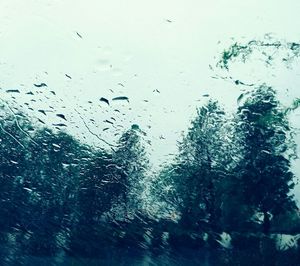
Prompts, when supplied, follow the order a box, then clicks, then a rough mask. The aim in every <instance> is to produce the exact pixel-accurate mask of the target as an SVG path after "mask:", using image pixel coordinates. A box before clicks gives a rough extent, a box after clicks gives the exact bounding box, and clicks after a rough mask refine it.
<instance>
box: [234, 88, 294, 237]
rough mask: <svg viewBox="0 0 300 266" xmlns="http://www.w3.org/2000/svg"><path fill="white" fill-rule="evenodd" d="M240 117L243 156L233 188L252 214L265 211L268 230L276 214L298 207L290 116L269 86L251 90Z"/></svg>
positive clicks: (236, 170) (238, 116)
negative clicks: (292, 169)
mask: <svg viewBox="0 0 300 266" xmlns="http://www.w3.org/2000/svg"><path fill="white" fill-rule="evenodd" d="M237 118H238V122H237V123H236V131H235V132H236V138H237V139H239V142H240V146H241V159H240V161H239V163H238V164H237V167H236V169H235V173H234V175H235V177H234V179H235V181H234V183H235V185H234V186H233V188H234V190H235V191H236V192H237V195H238V198H239V201H240V204H241V205H244V206H247V210H248V211H249V212H250V213H249V215H250V216H253V215H256V214H257V213H259V212H261V213H263V220H262V229H263V231H264V232H265V233H268V232H269V230H270V219H271V217H272V216H273V215H278V214H280V213H282V212H286V211H289V210H293V209H294V208H295V207H296V205H295V202H294V200H293V196H292V194H291V189H292V188H293V187H294V183H293V178H294V175H293V173H292V172H291V170H290V159H289V151H290V148H291V142H290V139H288V137H289V133H290V127H289V124H288V119H287V117H286V114H285V112H284V110H283V108H282V107H281V106H280V104H279V102H278V100H277V99H276V93H275V91H274V90H273V89H272V88H270V87H267V86H261V87H259V88H257V89H256V90H254V91H253V92H252V93H251V95H250V96H249V97H248V98H247V99H246V100H245V102H244V103H243V104H242V105H241V106H240V107H239V108H238V113H237ZM245 218H247V217H244V219H245Z"/></svg>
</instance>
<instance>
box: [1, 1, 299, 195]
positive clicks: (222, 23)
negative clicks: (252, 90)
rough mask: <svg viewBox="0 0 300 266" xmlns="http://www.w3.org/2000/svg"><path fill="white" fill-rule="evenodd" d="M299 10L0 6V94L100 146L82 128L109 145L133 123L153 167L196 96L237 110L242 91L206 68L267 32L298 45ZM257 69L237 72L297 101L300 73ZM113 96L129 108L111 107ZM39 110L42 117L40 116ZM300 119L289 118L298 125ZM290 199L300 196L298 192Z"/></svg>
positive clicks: (294, 6) (171, 146)
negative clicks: (144, 136) (233, 47)
mask: <svg viewBox="0 0 300 266" xmlns="http://www.w3.org/2000/svg"><path fill="white" fill-rule="evenodd" d="M299 12H300V1H299V0H285V1H283V0H277V1H274V0H262V1H258V0H257V1H253V0H243V1H240V0H210V1H204V0H195V1H194V0H185V1H183V0H182V1H176V0H172V1H171V0H164V1H162V0H152V1H145V0H126V1H125V0H124V1H121V0H118V1H116V0H109V1H102V0H72V1H71V0H26V1H24V0H1V1H0V87H1V88H2V92H1V97H2V99H9V98H10V97H11V95H7V94H5V93H4V91H5V90H7V89H19V90H20V91H21V93H20V94H18V95H14V96H15V97H16V101H17V102H18V103H20V104H21V105H22V104H24V103H25V102H29V103H30V106H31V107H32V108H33V110H29V112H31V113H30V114H32V116H35V117H37V118H40V119H43V120H44V121H45V122H46V123H49V125H50V124H51V123H54V122H55V123H58V122H61V121H58V118H57V117H56V116H55V113H64V114H65V115H66V117H67V119H68V130H69V131H70V132H72V134H75V135H77V136H78V137H80V138H84V137H85V138H86V141H89V142H95V143H97V142H98V143H99V140H98V139H95V138H94V137H93V136H92V135H91V134H90V133H88V132H87V129H86V125H87V126H88V127H89V129H90V130H91V131H92V132H93V133H95V134H99V135H100V137H101V138H103V139H104V140H105V141H108V142H111V143H113V140H114V139H115V138H116V137H117V136H114V135H115V134H118V133H121V132H122V130H124V129H126V128H127V127H129V126H130V125H131V124H133V123H135V124H138V125H140V127H141V128H142V129H143V130H144V131H145V132H146V133H147V139H148V140H150V141H151V144H149V150H151V152H152V158H155V159H154V160H153V163H154V164H158V162H161V161H164V160H165V161H167V158H168V156H167V155H168V154H169V153H173V152H175V151H176V141H177V140H178V139H180V132H181V131H182V130H185V129H186V128H187V127H188V125H189V122H190V120H191V119H192V118H193V116H194V115H195V110H196V107H197V106H201V105H202V104H203V103H205V101H206V100H207V98H206V97H203V96H202V95H203V94H209V95H210V96H211V97H213V98H215V99H218V100H219V101H220V102H221V103H223V104H224V105H225V106H227V107H228V108H229V109H230V108H231V109H234V108H235V107H236V98H237V96H238V95H239V94H240V93H241V90H240V88H239V87H237V86H235V85H234V84H232V83H229V82H226V81H224V80H215V79H212V78H211V77H212V76H213V75H214V74H215V73H214V71H212V70H211V69H210V68H209V64H211V65H215V62H216V60H217V58H218V56H219V54H220V52H222V50H223V49H225V48H227V47H228V45H230V44H232V43H233V39H232V38H234V40H237V41H245V42H247V41H249V40H252V39H257V38H262V37H263V36H264V35H265V34H266V33H273V34H274V36H276V38H279V39H285V40H287V41H299V39H300V32H299V29H300V20H299V18H298V17H299ZM256 63H257V62H255V61H253V63H252V65H251V63H250V65H248V68H245V69H240V68H238V69H236V70H235V74H236V75H239V74H240V75H241V76H243V77H246V78H247V77H249V76H250V73H249V69H250V70H251V78H253V79H255V80H257V79H258V80H263V78H265V79H267V80H266V82H268V83H272V82H273V83H274V85H276V86H277V87H278V88H279V90H280V88H281V91H280V92H279V94H280V97H282V101H283V102H285V103H287V104H288V103H289V101H291V100H292V99H294V98H295V97H300V90H299V85H300V79H299V72H297V69H294V70H293V69H285V68H281V67H280V66H279V68H277V69H276V68H272V69H265V68H264V66H263V65H260V66H259V67H257V64H256ZM298 69H299V68H298ZM272 71H273V72H272ZM262 73H264V74H263V77H262ZM65 74H67V75H68V76H69V77H71V78H69V77H67V76H66V75H65ZM269 74H270V75H269ZM259 75H260V77H259V78H257V76H259ZM42 82H43V83H46V84H47V85H48V87H47V88H41V89H40V90H38V91H37V88H36V87H34V85H33V84H34V83H35V84H39V83H42ZM273 83H272V85H273ZM29 91H33V92H34V93H35V95H34V96H31V95H27V94H25V93H26V92H29ZM39 91H40V92H39ZM50 91H53V92H54V93H55V95H54V93H51V92H50ZM118 96H127V97H128V98H129V103H128V102H127V101H121V102H120V101H119V102H117V101H111V99H112V98H114V97H118ZM101 97H104V98H106V99H108V100H110V102H111V104H110V106H108V105H107V104H106V103H104V102H100V101H99V99H100V98H101ZM32 99H34V100H36V102H32V101H31V100H32ZM89 101H90V102H89ZM50 107H53V108H54V109H51V108H50ZM38 109H44V110H46V111H49V112H48V113H47V116H46V117H45V116H44V115H43V114H41V113H39V112H38V111H37V110H38ZM53 110H55V112H53V113H52V112H50V111H53ZM115 110H119V111H120V112H117V111H115ZM78 113H79V114H80V115H78ZM111 117H113V119H115V120H113V119H112V118H111ZM297 118H299V113H297V114H294V115H293V116H292V117H291V121H292V124H293V126H294V127H295V128H297V127H298V125H299V124H297ZM90 119H93V120H95V122H93V120H92V121H91V120H90ZM83 120H84V122H85V123H84V122H83ZM105 120H109V121H111V122H113V123H114V125H111V124H110V123H108V122H104V121H105ZM107 127H108V128H109V129H108V130H105V131H103V129H105V128H107ZM298 129H299V127H298ZM298 140H299V137H298ZM103 144H104V143H101V144H99V145H103ZM297 163H298V164H299V165H300V163H299V162H297ZM297 163H295V164H294V167H295V169H296V170H295V171H296V172H297V174H299V173H300V167H299V166H298V168H297V165H298V164H297ZM296 194H297V195H298V197H299V198H300V189H299V188H298V187H297V189H296Z"/></svg>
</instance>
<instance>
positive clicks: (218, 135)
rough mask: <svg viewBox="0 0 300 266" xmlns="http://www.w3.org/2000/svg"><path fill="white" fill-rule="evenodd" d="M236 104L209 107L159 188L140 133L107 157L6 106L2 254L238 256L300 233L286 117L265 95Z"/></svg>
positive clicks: (258, 92)
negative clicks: (185, 251) (205, 252)
mask: <svg viewBox="0 0 300 266" xmlns="http://www.w3.org/2000/svg"><path fill="white" fill-rule="evenodd" d="M239 101H240V105H239V107H238V110H237V112H236V113H235V114H233V115H228V114H226V113H225V111H224V110H223V109H222V108H221V107H220V105H219V104H218V102H216V101H212V100H210V101H209V102H208V103H207V104H206V105H205V106H203V107H201V108H199V109H198V111H197V116H196V117H195V119H194V120H193V121H192V123H191V126H190V128H189V129H188V131H187V134H186V135H185V136H184V137H183V139H182V140H181V141H180V142H179V144H178V147H179V152H178V154H177V156H176V157H175V158H174V160H173V161H172V162H170V163H169V164H168V165H167V166H165V167H164V168H163V169H162V170H161V172H160V173H159V174H158V176H156V177H155V178H153V177H152V178H149V172H150V170H151V169H150V168H151V167H150V163H149V160H148V157H147V154H146V151H145V147H144V145H143V134H142V131H141V130H140V128H139V127H138V126H137V125H133V126H132V127H131V129H129V130H127V131H126V132H124V133H123V134H122V136H121V137H120V139H119V141H118V143H117V144H116V146H115V147H114V148H112V149H111V150H110V151H108V150H104V149H96V148H94V147H91V146H88V145H85V144H83V143H81V142H80V141H78V140H76V139H75V138H74V137H72V136H71V135H69V134H67V133H65V132H63V131H52V130H50V129H49V128H37V127H36V126H35V125H34V124H32V122H31V121H30V120H29V119H28V118H26V116H25V115H24V114H22V113H11V112H10V113H8V112H6V110H5V108H4V107H2V115H1V116H2V117H1V122H0V144H1V146H0V147H1V149H0V152H1V157H0V158H1V159H0V160H1V161H0V232H1V233H0V234H1V243H2V245H3V246H5V248H3V250H2V251H1V254H2V253H3V254H6V255H7V254H8V253H9V254H10V256H13V257H18V256H21V254H24V253H25V254H33V255H54V254H57V253H58V252H64V253H66V254H69V255H71V256H75V255H76V256H90V257H92V256H98V255H99V254H101V251H102V250H104V249H105V248H107V247H112V246H113V247H125V248H127V247H132V246H134V247H137V248H141V249H153V250H161V249H167V248H175V249H176V248H178V247H179V246H183V247H193V248H199V247H204V246H205V247H208V246H209V247H223V248H230V247H232V245H233V246H234V247H236V248H241V247H242V246H243V242H244V241H246V240H247V239H248V240H249V239H251V240H250V242H251V241H252V243H254V242H255V243H258V242H259V241H258V240H257V238H258V239H261V236H264V237H269V236H270V237H271V234H275V233H277V234H279V233H290V234H295V233H300V221H299V214H298V213H299V212H298V208H297V206H296V203H295V200H294V198H293V195H292V189H293V187H294V180H295V176H294V174H293V173H292V172H291V160H292V159H293V158H294V157H295V152H294V149H295V144H294V142H293V139H292V131H291V128H290V126H289V122H288V117H287V116H288V112H287V111H286V110H285V109H284V108H283V107H282V106H281V104H280V103H279V101H278V100H277V98H276V93H275V91H274V90H273V89H272V88H269V87H266V86H261V87H259V88H257V89H255V90H253V91H252V92H250V93H248V94H247V95H246V94H245V95H244V97H240V98H239ZM146 191H147V193H146ZM224 232H226V234H225V233H224ZM226 236H227V240H226ZM234 236H235V238H234V239H233V237H234ZM241 239H242V240H241ZM253 239H255V240H253ZM268 239H269V238H268ZM231 240H232V241H231ZM226 241H227V242H226ZM257 241H258V242H257ZM232 242H233V243H232ZM275 245H276V243H275V242H274V247H275ZM253 246H255V247H260V245H258V244H255V245H254V244H253ZM5 250H9V252H8V253H5ZM1 254H0V255H1ZM227 259H228V258H227Z"/></svg>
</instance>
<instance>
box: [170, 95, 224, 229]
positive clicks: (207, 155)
mask: <svg viewBox="0 0 300 266" xmlns="http://www.w3.org/2000/svg"><path fill="white" fill-rule="evenodd" d="M225 121H226V118H225V113H224V111H223V110H222V109H221V108H220V107H219V105H218V103H217V102H215V101H209V102H208V103H207V104H206V105H205V106H203V107H202V108H200V109H199V110H198V112H197V117H196V118H195V119H194V120H193V121H192V125H191V127H190V128H189V130H188V133H187V135H186V136H185V137H184V139H183V141H182V142H181V143H180V144H179V155H178V156H177V158H176V161H175V165H174V171H173V173H172V175H173V178H174V184H175V187H176V190H177V193H178V196H179V200H178V201H179V202H180V204H179V209H180V212H181V221H180V222H181V223H182V225H184V226H185V227H188V228H198V227H199V226H200V227H201V226H202V227H203V226H204V227H206V228H209V229H212V230H217V228H218V227H219V225H218V221H219V218H220V215H221V213H220V211H221V206H220V204H221V197H222V193H223V192H222V182H223V181H224V178H226V165H227V164H226V162H227V161H228V159H229V158H227V153H226V150H227V140H226V139H228V138H229V134H228V132H227V129H228V128H227V126H225V124H226V123H225Z"/></svg>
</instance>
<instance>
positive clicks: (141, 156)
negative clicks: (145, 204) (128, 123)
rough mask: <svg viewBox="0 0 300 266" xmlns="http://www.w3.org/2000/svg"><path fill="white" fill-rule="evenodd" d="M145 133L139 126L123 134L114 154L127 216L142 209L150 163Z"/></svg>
mask: <svg viewBox="0 0 300 266" xmlns="http://www.w3.org/2000/svg"><path fill="white" fill-rule="evenodd" d="M143 134H144V133H143V131H142V130H141V129H140V128H139V126H138V125H132V127H131V129H129V130H127V131H126V132H124V133H123V135H122V136H121V137H120V139H119V141H118V146H117V149H116V151H115V153H114V154H113V160H114V162H115V163H116V168H117V170H118V171H117V176H118V177H117V179H118V180H119V183H120V185H121V186H122V187H121V201H122V204H123V205H124V209H125V216H126V217H128V216H129V215H132V214H134V212H135V211H138V210H141V208H142V200H141V196H142V192H143V190H144V187H143V186H144V184H143V181H144V178H145V174H146V172H147V170H148V166H149V161H148V158H147V156H146V152H145V147H144V146H143V143H142V135H143Z"/></svg>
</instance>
